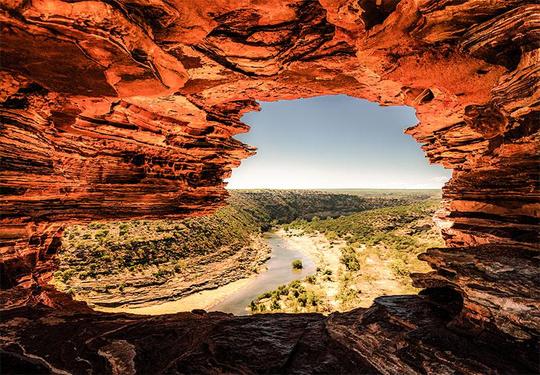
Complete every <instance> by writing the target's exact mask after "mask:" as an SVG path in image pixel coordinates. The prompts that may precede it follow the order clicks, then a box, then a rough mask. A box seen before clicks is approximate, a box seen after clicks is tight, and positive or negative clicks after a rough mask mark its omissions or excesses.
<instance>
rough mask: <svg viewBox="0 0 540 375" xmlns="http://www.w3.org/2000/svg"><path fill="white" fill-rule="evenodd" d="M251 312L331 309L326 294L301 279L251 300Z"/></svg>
mask: <svg viewBox="0 0 540 375" xmlns="http://www.w3.org/2000/svg"><path fill="white" fill-rule="evenodd" d="M306 281H307V280H306ZM249 307H250V309H251V312H254V313H257V312H259V313H260V312H283V311H286V312H315V311H329V308H328V306H327V305H326V304H325V302H324V296H323V295H322V293H321V292H320V291H318V290H317V288H316V286H314V285H307V286H306V285H304V283H302V282H300V281H299V280H295V281H292V282H291V283H289V284H287V285H280V286H279V287H277V289H275V290H273V291H271V292H266V293H263V294H261V295H260V296H258V297H257V298H256V299H255V300H253V301H251V303H250V305H249Z"/></svg>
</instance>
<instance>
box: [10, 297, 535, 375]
mask: <svg viewBox="0 0 540 375" xmlns="http://www.w3.org/2000/svg"><path fill="white" fill-rule="evenodd" d="M449 319H450V315H449V314H447V313H445V312H443V311H442V310H440V308H439V307H437V306H435V305H433V304H431V303H429V302H427V301H426V300H424V299H423V298H421V297H417V296H395V297H381V298H378V299H377V300H376V301H375V304H374V306H373V307H372V308H370V309H368V310H366V309H357V310H353V311H350V312H347V313H334V314H332V315H330V316H329V317H325V316H323V315H320V314H292V315H287V314H271V315H254V316H245V317H235V316H233V315H230V314H223V313H205V312H203V311H193V313H179V314H175V315H162V316H155V317H144V316H137V315H128V314H114V315H107V314H97V313H94V312H88V311H79V312H70V313H68V312H65V311H64V312H62V311H59V310H54V309H51V308H45V307H30V306H28V305H26V306H25V307H19V308H15V309H12V310H11V311H9V312H7V313H3V314H2V317H1V319H0V327H1V328H2V332H4V333H3V337H2V347H3V351H2V352H1V355H2V363H3V365H4V366H8V368H18V369H24V371H25V373H47V372H56V373H64V372H68V373H77V374H78V373H98V374H103V373H112V374H135V373H139V374H161V373H167V374H169V373H173V374H175V373H182V374H185V373H193V374H203V373H212V374H214V373H235V374H255V373H272V374H274V373H279V374H293V373H294V374H375V373H383V374H417V373H431V374H455V373H456V372H459V373H467V374H486V373H501V374H523V373H531V372H533V371H534V358H527V357H523V358H519V357H516V355H522V353H523V348H522V347H520V346H511V345H510V343H505V342H501V341H494V340H488V339H487V338H486V337H477V338H467V337H465V336H462V335H458V334H456V333H455V332H453V331H452V330H450V329H448V328H447V327H446V325H447V324H448V321H449ZM74 328H76V329H75V330H74ZM156 348H159V350H155V349H156ZM495 353H499V354H497V355H495ZM518 358H519V360H517V359H518Z"/></svg>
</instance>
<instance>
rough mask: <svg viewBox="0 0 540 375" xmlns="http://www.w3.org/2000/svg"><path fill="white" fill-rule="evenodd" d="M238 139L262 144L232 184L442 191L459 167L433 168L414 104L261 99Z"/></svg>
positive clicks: (234, 186) (239, 186) (237, 171)
mask: <svg viewBox="0 0 540 375" xmlns="http://www.w3.org/2000/svg"><path fill="white" fill-rule="evenodd" d="M261 107H262V109H261V111H260V112H250V113H247V114H245V115H244V117H243V118H242V121H244V122H245V123H247V124H248V125H250V126H251V130H250V131H249V132H248V133H246V134H240V135H238V136H236V137H235V138H237V139H239V140H241V141H242V142H244V143H247V144H249V145H252V146H255V147H257V149H258V150H257V155H255V156H252V157H250V158H248V159H246V160H243V161H242V165H241V166H240V167H238V168H236V169H233V173H232V177H231V178H230V179H228V182H229V184H228V186H227V188H229V189H255V188H269V189H270V188H272V189H317V188H318V189H322V188H328V189H339V188H344V189H349V188H375V189H383V188H388V189H423V188H430V189H431V188H440V187H442V185H443V184H444V182H446V181H447V180H448V179H449V178H450V176H451V171H449V170H447V169H444V168H442V167H441V166H438V165H430V164H429V162H428V160H427V159H426V158H425V156H424V152H423V151H422V150H421V149H420V144H418V143H416V141H415V140H414V139H413V138H412V137H411V136H409V135H407V134H404V133H403V131H404V130H405V128H407V127H409V126H412V125H414V124H416V123H417V122H418V120H417V118H416V116H415V112H414V109H413V108H410V107H404V106H402V107H397V106H396V107H381V106H379V105H377V104H375V103H371V102H369V101H366V100H360V99H356V98H351V97H348V96H345V95H337V96H321V97H316V98H309V99H298V100H289V101H285V100H284V101H279V102H271V103H268V102H263V103H261Z"/></svg>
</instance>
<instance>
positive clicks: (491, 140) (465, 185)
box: [0, 0, 540, 363]
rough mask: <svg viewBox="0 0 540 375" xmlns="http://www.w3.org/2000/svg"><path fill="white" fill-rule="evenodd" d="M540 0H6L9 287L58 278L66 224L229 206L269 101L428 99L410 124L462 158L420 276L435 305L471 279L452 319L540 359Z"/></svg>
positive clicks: (2, 133) (4, 228)
mask: <svg viewBox="0 0 540 375" xmlns="http://www.w3.org/2000/svg"><path fill="white" fill-rule="evenodd" d="M535 3H536V2H535V1H532V0H531V1H526V0H525V1H523V0H511V1H508V0H506V1H502V0H501V1H487V0H476V1H473V0H469V1H462V0H459V1H458V0H445V1H431V0H423V1H413V0H402V1H398V0H383V1H367V0H366V1H364V0H362V1H353V0H339V1H328V0H319V1H315V0H303V1H298V0H289V1H277V0H274V1H265V2H254V1H246V0H235V1H220V0H217V1H216V0H213V1H206V0H199V1H196V2H193V1H179V2H176V3H174V5H172V3H170V2H164V1H160V0H157V1H150V2H146V1H140V0H129V1H122V2H118V1H110V2H109V1H107V2H101V1H92V2H90V1H81V2H64V1H61V0H36V1H32V2H31V3H27V2H17V1H15V2H6V1H4V2H2V4H1V9H2V13H1V16H0V17H1V19H2V38H1V43H2V54H1V55H0V59H1V60H0V61H1V67H2V70H1V72H0V74H1V75H2V85H1V91H0V94H1V101H2V106H1V114H2V123H1V125H0V156H1V158H2V159H1V162H0V192H1V196H0V200H1V201H2V208H1V214H2V216H1V217H0V219H1V220H0V233H1V236H0V249H1V254H2V263H1V265H2V269H1V271H2V285H3V286H4V287H12V286H14V285H19V286H21V285H24V286H32V287H35V286H36V284H40V283H42V280H40V278H42V277H44V278H46V277H47V276H46V275H47V271H48V269H49V267H48V266H47V264H46V262H45V261H46V259H47V253H48V252H53V251H54V248H55V246H57V244H58V236H59V234H60V232H61V227H62V225H64V224H66V223H70V222H80V221H88V220H95V219H97V220H112V219H129V218H142V217H145V218H157V217H160V218H162V217H172V218H180V217H185V216H189V215H198V214H204V213H208V212H211V211H212V210H214V209H215V208H216V207H218V206H219V205H220V204H222V202H223V200H224V198H225V197H226V191H225V189H224V184H223V182H222V181H223V178H225V177H227V176H228V175H229V174H230V171H231V168H232V167H235V166H237V165H238V164H239V163H240V160H241V159H243V158H245V157H247V156H248V155H249V154H250V153H251V151H252V149H251V148H250V147H249V146H246V145H243V144H241V143H240V142H238V141H236V140H234V139H233V138H232V136H234V135H235V134H238V133H240V132H245V131H247V130H248V128H247V126H246V125H245V124H242V122H241V121H240V117H241V115H242V114H243V113H245V112H246V111H250V110H255V109H257V104H256V101H257V100H266V101H271V100H279V99H295V98H300V97H308V96H315V95H325V94H347V95H350V96H353V97H358V98H365V99H369V100H372V101H376V102H378V103H380V104H383V105H397V104H406V105H410V106H413V107H415V108H416V110H417V116H418V118H419V119H420V123H419V124H418V125H416V126H414V127H412V128H410V129H408V130H407V133H409V134H411V135H412V136H413V137H415V138H416V140H417V141H418V142H420V143H421V144H422V145H423V146H422V148H423V149H424V150H425V152H426V155H427V157H428V158H429V159H430V161H431V162H434V163H439V164H442V165H444V166H446V167H449V168H452V169H453V171H454V172H453V177H452V179H451V181H450V182H449V183H448V184H447V185H446V186H445V188H444V198H445V199H446V209H447V214H446V217H445V218H442V219H444V220H445V221H446V225H445V229H444V235H445V239H446V243H447V246H448V247H449V248H448V249H434V250H431V251H429V252H428V253H427V254H425V255H423V259H425V260H426V261H428V262H429V264H430V265H431V266H432V267H433V268H434V272H432V273H430V274H427V275H415V276H414V280H415V283H416V285H417V286H420V287H424V288H427V291H426V292H425V293H424V294H425V295H428V296H430V297H431V298H432V299H433V300H434V301H436V300H437V296H439V297H440V298H439V299H444V296H448V295H454V294H453V292H449V291H452V290H453V291H458V292H459V294H460V295H461V296H462V298H463V309H462V310H461V312H460V313H459V314H458V315H457V316H456V317H455V318H454V319H453V320H452V325H453V326H454V327H456V329H458V330H459V329H460V330H463V329H464V328H467V329H472V330H473V332H475V333H482V334H484V335H487V336H486V337H491V336H490V335H493V336H494V337H495V336H496V337H499V338H501V340H503V341H507V342H513V343H520V344H519V345H518V349H517V350H518V351H519V352H520V353H521V354H520V355H522V357H523V358H526V357H527V356H529V357H527V358H529V359H528V360H526V359H523V358H522V359H521V360H522V361H524V362H527V361H530V358H532V357H531V356H530V355H531V354H530V353H533V351H534V350H535V345H537V340H538V331H539V328H540V323H539V322H540V316H539V314H538V311H539V302H538V301H539V295H540V294H539V285H538V279H537V278H536V277H535V274H536V272H537V267H538V262H537V260H538V258H537V257H536V255H537V251H538V244H537V229H538V216H539V207H540V205H539V202H538V201H539V197H538V192H537V185H538V164H537V163H538V160H537V155H538V151H539V150H538V123H539V120H540V116H539V103H540V78H539V76H540V74H539V72H540V52H539V47H540V41H539V39H538V33H539V29H540V18H539V14H540V6H539V5H538V4H535ZM34 290H35V289H34ZM38 295H39V293H38ZM41 298H42V299H43V298H44V297H43V296H42V297H41ZM49 303H53V301H49ZM486 332H489V334H488V333H486ZM523 348H525V349H523ZM531 348H532V349H531ZM523 353H528V354H523ZM529 363H530V362H529Z"/></svg>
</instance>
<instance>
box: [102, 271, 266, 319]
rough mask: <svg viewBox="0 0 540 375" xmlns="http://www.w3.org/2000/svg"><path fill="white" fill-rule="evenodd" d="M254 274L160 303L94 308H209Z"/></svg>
mask: <svg viewBox="0 0 540 375" xmlns="http://www.w3.org/2000/svg"><path fill="white" fill-rule="evenodd" d="M255 277H256V276H252V277H249V278H245V279H240V280H237V281H233V282H232V283H229V284H227V285H224V286H221V287H219V288H215V289H208V290H203V291H201V292H198V293H195V294H192V295H189V296H187V297H184V298H181V299H178V300H175V301H168V302H164V303H160V304H153V305H150V306H143V307H129V306H123V307H115V308H106V307H99V306H98V307H95V308H94V309H95V310H98V311H104V312H125V313H130V314H142V315H160V314H175V313H178V312H183V311H191V310H194V309H203V310H210V309H211V308H212V307H213V306H215V305H217V304H218V303H220V302H222V301H223V300H225V299H226V298H228V297H229V296H231V295H233V294H234V293H236V292H237V291H238V290H240V289H241V288H243V287H244V286H246V285H247V284H249V282H250V281H251V280H253V279H254V278H255Z"/></svg>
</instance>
